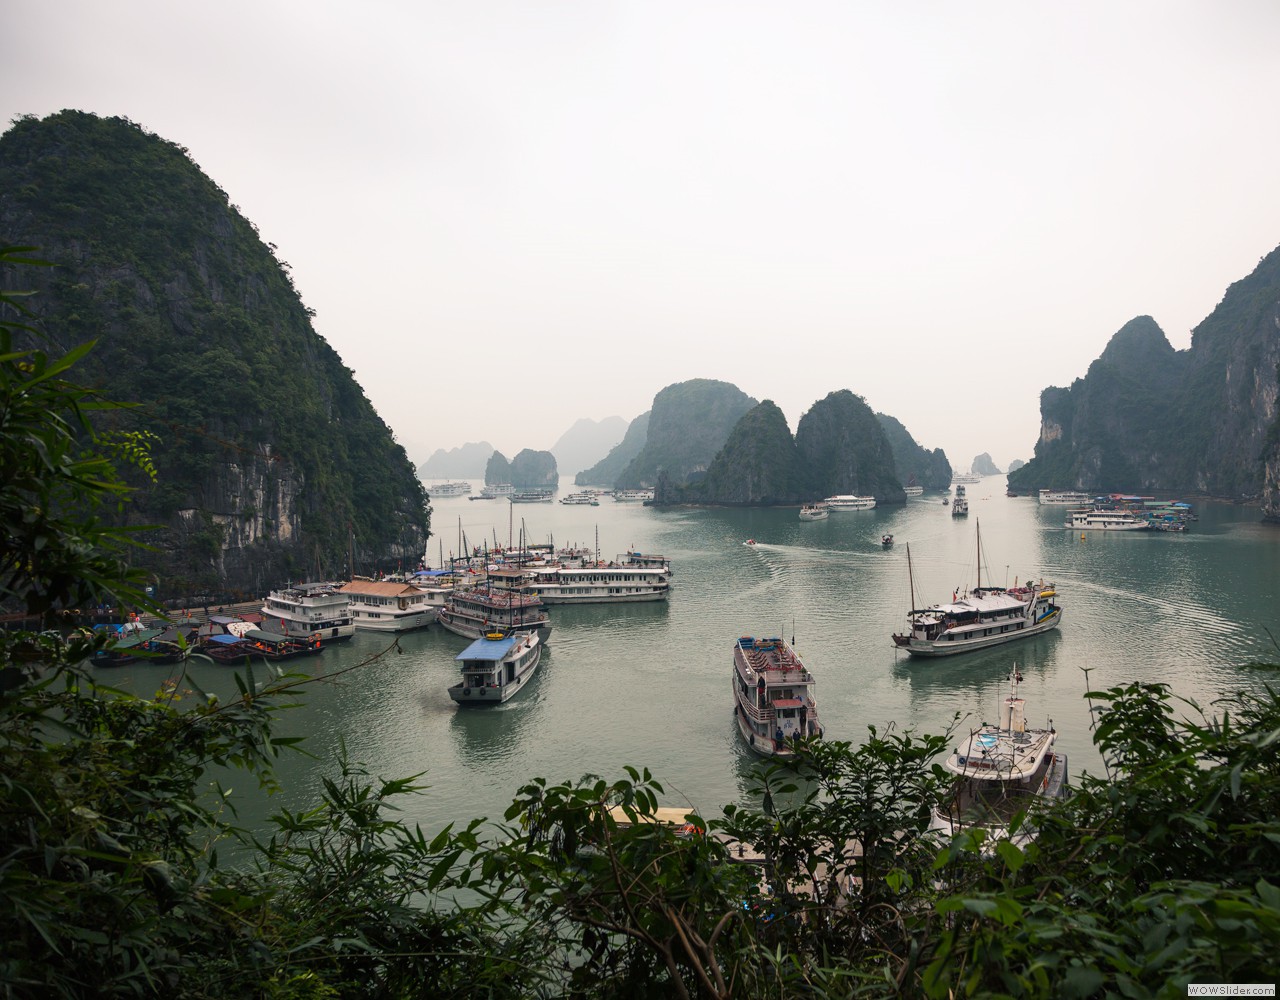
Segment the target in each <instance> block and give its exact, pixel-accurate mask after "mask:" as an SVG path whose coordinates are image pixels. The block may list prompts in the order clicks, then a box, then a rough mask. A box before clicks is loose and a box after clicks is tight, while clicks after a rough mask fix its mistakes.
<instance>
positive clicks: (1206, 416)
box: [1010, 250, 1280, 519]
mask: <svg viewBox="0 0 1280 1000" xmlns="http://www.w3.org/2000/svg"><path fill="white" fill-rule="evenodd" d="M1278 395H1280V250H1276V251H1273V252H1272V253H1270V254H1268V255H1267V256H1266V257H1265V258H1263V259H1262V261H1261V262H1260V263H1259V264H1258V267H1257V268H1256V269H1255V270H1254V271H1253V273H1252V274H1250V275H1249V276H1248V277H1247V278H1244V279H1243V280H1241V281H1238V282H1236V283H1235V284H1233V285H1232V286H1231V287H1230V288H1229V289H1227V292H1226V295H1225V296H1223V299H1222V301H1221V302H1220V303H1219V304H1218V306H1217V308H1216V309H1214V311H1213V312H1212V313H1211V314H1210V315H1209V317H1208V318H1207V319H1205V320H1204V321H1203V322H1202V323H1201V324H1200V325H1199V326H1197V327H1196V329H1195V331H1194V333H1193V335H1192V341H1191V347H1190V348H1189V349H1188V350H1185V351H1175V350H1174V349H1173V348H1172V347H1171V346H1170V344H1169V342H1168V339H1167V338H1166V337H1165V335H1164V333H1163V331H1161V330H1160V328H1159V326H1157V325H1156V323H1155V321H1154V320H1153V319H1152V318H1151V317H1149V316H1140V317H1138V318H1137V319H1134V320H1131V321H1130V322H1129V323H1126V324H1125V325H1124V326H1123V327H1122V328H1121V329H1120V330H1118V331H1117V332H1116V334H1115V335H1114V336H1113V337H1112V338H1111V342H1110V343H1109V344H1108V345H1107V347H1106V350H1104V351H1103V352H1102V354H1101V355H1100V356H1099V357H1098V359H1097V360H1096V361H1094V362H1093V364H1091V365H1090V366H1089V370H1088V372H1087V373H1086V375H1085V376H1084V377H1083V378H1081V379H1077V380H1076V381H1075V382H1074V383H1072V385H1071V386H1070V388H1066V389H1063V388H1048V389H1046V390H1045V391H1044V392H1043V393H1042V394H1041V397H1040V417H1041V429H1040V439H1039V441H1038V442H1037V444H1036V449H1035V457H1034V458H1033V459H1032V460H1031V461H1030V462H1028V463H1027V464H1026V465H1025V466H1023V467H1022V468H1020V469H1018V470H1016V471H1015V472H1011V473H1010V485H1011V486H1014V487H1017V488H1019V489H1025V490H1031V489H1036V488H1039V487H1057V488H1069V487H1074V488H1078V489H1084V490H1099V491H1104V490H1105V491H1116V490H1141V491H1165V492H1183V493H1201V494H1208V495H1211V496H1219V497H1225V498H1230V499H1247V500H1250V501H1251V502H1258V503H1259V504H1260V505H1261V507H1262V509H1263V513H1264V516H1266V517H1268V518H1269V519H1276V518H1277V514H1278V508H1280V409H1278V407H1277V396H1278Z"/></svg>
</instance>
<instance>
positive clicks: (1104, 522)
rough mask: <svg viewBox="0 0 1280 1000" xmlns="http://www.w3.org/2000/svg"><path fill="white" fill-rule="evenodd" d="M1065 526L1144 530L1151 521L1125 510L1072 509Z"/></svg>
mask: <svg viewBox="0 0 1280 1000" xmlns="http://www.w3.org/2000/svg"><path fill="white" fill-rule="evenodd" d="M1066 527H1068V528H1073V529H1076V530H1079V531H1146V530H1148V529H1149V528H1150V527H1151V522H1150V521H1148V520H1147V519H1146V518H1145V517H1138V515H1137V514H1133V513H1130V512H1129V511H1127V510H1094V509H1092V508H1090V509H1088V510H1073V511H1070V512H1069V515H1068V517H1067V522H1066Z"/></svg>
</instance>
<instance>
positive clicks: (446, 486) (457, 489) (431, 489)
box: [427, 483, 471, 497]
mask: <svg viewBox="0 0 1280 1000" xmlns="http://www.w3.org/2000/svg"><path fill="white" fill-rule="evenodd" d="M427 492H428V493H430V494H431V495H432V496H433V497H462V496H466V495H467V494H468V493H470V492H471V484H470V483H436V484H435V485H434V486H428V487H427Z"/></svg>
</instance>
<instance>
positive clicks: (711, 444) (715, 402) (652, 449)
mask: <svg viewBox="0 0 1280 1000" xmlns="http://www.w3.org/2000/svg"><path fill="white" fill-rule="evenodd" d="M755 405H756V401H755V400H754V399H752V398H751V397H750V396H748V395H747V394H746V393H745V392H743V391H742V390H741V389H739V388H738V387H737V386H735V385H730V384H729V383H728V382H717V381H715V380H714V379H692V380H690V381H688V382H678V383H676V384H675V385H669V386H667V387H666V388H665V389H663V390H661V391H660V392H659V393H658V394H657V395H656V396H654V397H653V407H652V408H651V409H650V411H649V414H650V415H649V428H648V435H647V437H646V440H645V444H644V447H643V448H642V449H641V450H640V453H639V454H638V455H636V457H635V458H634V459H632V460H631V462H630V463H628V465H627V467H626V468H625V469H623V470H622V472H621V473H620V474H619V475H618V478H617V480H616V485H617V486H619V487H621V488H638V487H651V486H653V485H654V484H655V483H656V482H657V480H658V471H659V470H660V469H662V470H665V471H666V473H667V475H668V477H669V478H670V479H671V481H672V482H673V483H674V484H676V485H679V484H681V483H684V482H687V481H688V480H689V477H690V476H691V475H693V474H694V473H700V472H703V471H705V470H706V468H707V466H708V465H710V464H711V460H712V459H713V458H715V456H716V452H718V451H719V450H720V449H721V448H722V447H723V446H724V443H725V441H726V440H727V439H728V437H729V432H730V431H731V430H733V426H734V424H736V423H737V422H738V419H739V418H740V417H741V416H742V415H743V414H744V413H746V412H747V410H749V409H751V407H753V406H755Z"/></svg>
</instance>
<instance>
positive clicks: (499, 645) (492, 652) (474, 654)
mask: <svg viewBox="0 0 1280 1000" xmlns="http://www.w3.org/2000/svg"><path fill="white" fill-rule="evenodd" d="M519 641H520V639H519V637H518V636H514V635H509V636H504V637H503V638H501V639H477V640H476V641H475V642H473V643H472V644H471V645H470V646H468V647H467V648H466V649H464V650H463V651H462V652H461V653H459V654H458V655H457V656H455V657H454V659H455V660H491V661H494V662H496V661H498V660H501V659H502V658H503V657H504V656H506V655H507V654H508V653H509V652H511V647H512V646H514V645H515V644H516V643H517V642H519Z"/></svg>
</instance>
